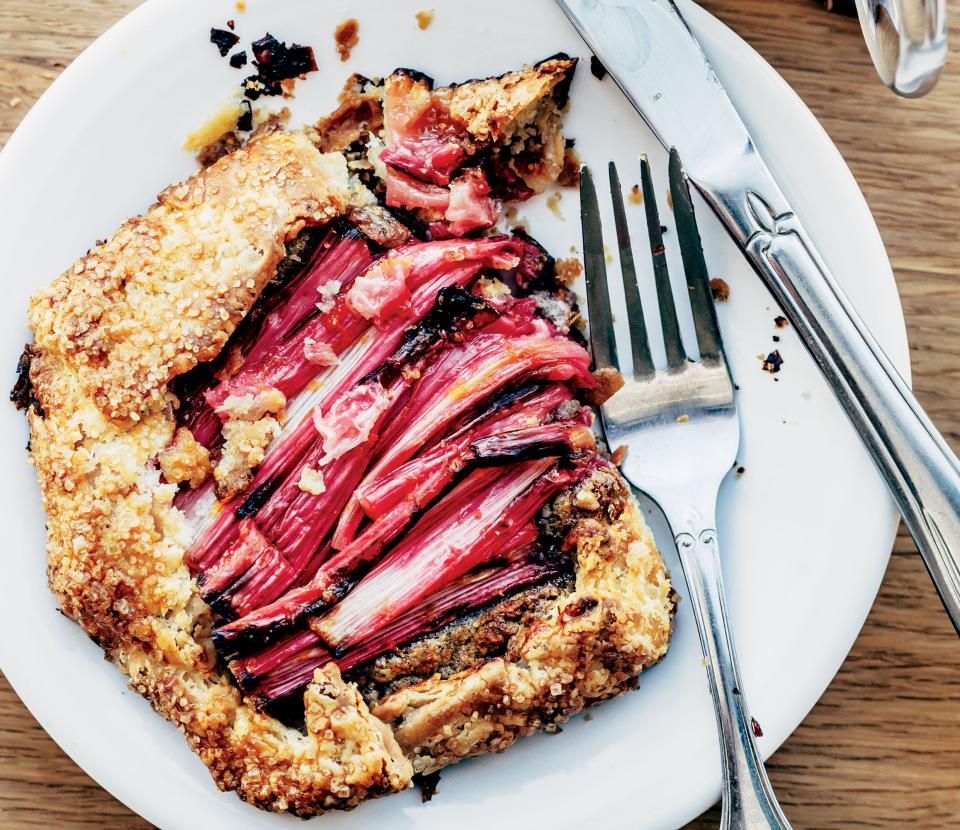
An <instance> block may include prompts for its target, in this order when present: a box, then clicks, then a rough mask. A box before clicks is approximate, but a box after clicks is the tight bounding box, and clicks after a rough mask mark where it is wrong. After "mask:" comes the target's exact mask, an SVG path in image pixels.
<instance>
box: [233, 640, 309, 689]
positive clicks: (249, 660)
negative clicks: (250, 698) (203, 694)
mask: <svg viewBox="0 0 960 830" xmlns="http://www.w3.org/2000/svg"><path fill="white" fill-rule="evenodd" d="M318 645H321V643H320V638H319V637H318V636H317V635H316V634H314V633H313V632H312V631H311V630H310V629H309V628H307V629H306V630H304V631H300V632H298V633H296V634H291V635H289V636H288V637H284V638H283V639H282V640H278V641H277V642H276V643H274V644H273V645H272V646H270V647H269V648H266V649H264V650H263V651H261V652H259V653H257V654H251V655H250V656H249V657H244V658H241V659H239V660H231V661H230V671H231V672H232V674H233V676H234V677H235V678H236V680H237V683H238V684H239V686H240V688H241V689H244V690H245V691H249V690H250V689H252V688H254V687H255V686H256V685H257V683H258V682H259V681H260V680H261V678H263V677H265V676H266V675H268V674H269V673H270V672H272V671H273V670H274V669H276V668H278V667H280V666H282V665H283V664H284V663H286V662H287V660H289V659H290V658H291V657H293V656H294V655H296V654H299V653H300V652H301V651H303V650H304V649H307V648H311V647H315V646H318Z"/></svg>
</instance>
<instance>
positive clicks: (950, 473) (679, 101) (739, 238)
mask: <svg viewBox="0 0 960 830" xmlns="http://www.w3.org/2000/svg"><path fill="white" fill-rule="evenodd" d="M557 3H558V5H559V6H560V7H561V8H562V9H563V11H564V13H565V14H566V15H567V17H568V18H569V19H570V21H571V22H572V23H573V25H574V26H575V27H576V29H577V30H578V31H579V32H580V35H581V36H582V37H583V39H584V40H585V41H586V43H587V45H588V46H589V47H590V49H591V50H592V51H593V52H594V54H595V55H596V56H597V57H598V58H599V59H600V61H601V62H602V63H603V64H604V66H605V67H606V69H607V71H608V72H609V73H610V76H611V77H612V78H613V79H614V80H615V81H616V83H617V84H618V85H619V87H620V88H621V89H622V90H623V92H624V94H625V95H626V97H627V99H628V100H629V101H630V102H631V103H632V104H633V106H634V107H635V108H636V110H637V111H638V112H639V113H640V115H641V116H642V117H643V119H644V120H645V121H646V122H647V124H648V125H649V126H650V128H651V129H652V130H653V132H654V133H655V134H656V136H657V138H658V139H659V140H660V142H661V143H662V144H663V145H664V146H665V147H668V148H669V147H676V148H677V149H678V150H679V152H680V156H681V157H682V158H683V162H684V168H685V171H686V173H687V176H688V177H689V178H690V180H691V181H692V182H693V183H694V184H695V185H696V186H697V188H698V189H699V190H700V192H701V194H702V195H703V197H704V199H705V200H706V201H707V203H708V204H709V205H710V206H711V208H713V210H714V212H715V213H716V214H717V216H718V217H719V218H720V220H721V221H722V222H723V224H724V225H725V226H726V228H727V230H728V231H729V233H730V234H731V236H732V237H733V238H734V240H735V241H736V242H737V243H738V244H739V245H740V247H741V249H742V250H743V252H744V254H745V256H746V257H747V259H748V260H749V261H750V263H751V265H753V267H754V269H755V270H756V272H757V274H758V275H759V276H760V277H761V279H762V280H763V281H764V283H765V284H766V285H767V287H768V288H769V289H770V291H771V293H772V294H773V295H774V297H775V298H776V300H777V301H778V302H779V304H780V305H781V307H782V308H783V311H784V314H785V315H786V316H787V318H788V319H789V320H790V322H791V323H792V324H793V326H794V328H795V329H796V331H797V334H798V335H799V337H800V339H801V340H802V341H803V343H804V345H805V346H806V347H807V349H808V351H809V352H810V353H811V355H812V356H813V358H814V360H815V361H816V363H817V365H818V366H819V367H820V369H821V371H822V372H823V374H824V376H825V377H826V379H827V381H828V382H829V383H830V386H831V388H832V389H833V391H834V393H835V395H836V397H837V400H838V401H839V403H840V404H841V406H842V407H843V408H844V410H845V411H846V413H847V415H848V417H849V418H850V420H851V422H852V423H853V425H854V427H855V428H856V430H857V432H858V434H859V435H860V437H861V439H862V440H863V442H864V444H865V446H866V448H867V449H868V451H869V452H870V455H871V457H872V458H873V460H874V462H875V463H876V465H877V467H878V468H879V470H880V472H881V473H882V475H883V476H884V479H885V480H886V482H887V485H888V486H889V488H890V492H891V494H892V496H893V498H894V500H895V501H896V503H897V506H898V507H899V509H900V513H901V515H902V516H903V519H904V522H905V523H906V525H907V528H908V529H909V531H910V533H911V535H912V536H913V538H914V540H915V541H916V543H917V547H918V548H919V550H920V553H921V555H922V556H923V560H924V563H925V564H926V566H927V570H928V571H929V572H930V575H931V577H932V579H933V581H934V584H935V585H936V587H937V591H938V592H939V594H940V597H941V599H942V600H943V603H944V606H945V608H946V610H947V612H948V614H949V615H950V618H951V620H952V621H953V624H954V626H955V627H956V628H957V631H958V633H960V462H958V460H957V457H956V455H954V453H953V452H952V451H951V449H950V448H949V446H948V445H947V443H946V441H945V440H944V439H943V437H942V436H941V435H940V434H939V433H938V432H937V429H936V427H935V426H934V425H933V423H932V422H931V421H930V419H929V418H928V417H927V415H926V413H925V412H924V411H923V409H922V407H921V406H920V404H919V403H918V402H917V400H916V398H914V396H913V393H912V392H911V391H910V388H909V387H908V386H907V384H906V383H905V382H904V380H903V378H902V377H900V375H899V373H898V372H897V371H896V369H895V368H894V366H893V364H892V363H891V362H890V360H889V359H888V358H887V356H886V355H885V354H884V353H883V350H882V349H881V348H880V346H879V344H878V343H877V342H876V340H875V339H874V337H873V335H871V334H870V332H869V330H868V329H867V327H866V325H865V324H864V322H863V320H862V319H861V317H860V315H859V314H858V313H857V311H856V309H855V308H854V307H853V305H852V304H851V303H850V300H849V299H848V298H847V297H846V296H845V294H844V293H843V291H842V289H841V288H840V285H839V282H838V281H837V279H836V277H835V276H834V275H833V273H832V272H831V271H830V268H829V267H828V266H827V264H826V262H825V260H824V259H823V257H822V255H821V254H820V252H819V251H818V250H817V247H816V245H815V244H814V242H813V240H812V239H811V237H810V235H809V234H808V233H807V231H806V229H805V228H804V226H803V223H802V221H801V219H800V217H799V216H798V215H797V212H796V211H795V210H794V209H793V207H792V206H791V205H790V203H789V201H788V200H787V197H786V196H785V195H784V193H783V191H782V189H781V188H780V186H779V185H778V184H777V182H776V180H775V179H774V177H773V175H772V174H771V172H770V170H769V169H768V167H767V165H766V164H765V162H764V161H763V159H762V157H761V155H760V153H759V151H758V150H757V147H756V145H755V143H754V141H753V139H752V138H751V136H750V133H749V131H748V130H747V128H746V126H745V125H744V123H743V121H742V120H741V118H740V116H739V114H738V113H737V111H736V109H735V108H734V105H733V103H732V102H731V101H730V98H729V97H728V96H727V93H726V91H725V90H724V88H723V85H722V84H721V83H720V80H719V79H718V78H717V75H716V73H715V72H714V71H713V68H712V67H711V66H710V62H709V61H708V59H707V57H706V55H705V54H704V52H703V49H702V48H701V47H700V44H699V43H698V42H697V40H696V38H695V37H694V35H693V33H692V32H691V31H690V28H689V26H688V25H687V23H686V21H685V20H684V18H683V16H682V14H681V12H680V10H679V9H678V8H677V6H676V5H675V3H674V2H672V0H557Z"/></svg>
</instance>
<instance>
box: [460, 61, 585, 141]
mask: <svg viewBox="0 0 960 830" xmlns="http://www.w3.org/2000/svg"><path fill="white" fill-rule="evenodd" d="M576 65H577V62H576V60H574V59H572V58H554V59H551V60H546V61H544V62H543V63H539V64H537V65H536V66H533V67H527V68H525V69H520V70H517V71H516V72H508V73H507V74H506V75H501V76H499V77H497V78H487V79H485V80H482V81H471V82H469V83H465V84H458V85H456V86H453V87H451V88H450V92H449V100H448V102H447V105H448V107H449V109H450V115H452V116H453V118H454V119H455V120H456V121H458V122H459V123H461V124H463V125H464V127H465V129H466V130H467V132H468V133H470V136H471V137H472V138H473V139H474V140H475V141H477V142H478V143H480V144H493V143H507V142H508V141H509V140H510V139H512V138H513V137H514V135H515V134H516V132H517V131H518V130H522V129H524V128H525V127H528V126H530V125H531V124H532V123H533V121H534V120H535V117H536V116H537V114H538V113H540V112H541V111H543V110H544V106H543V105H544V102H545V101H547V100H549V99H550V98H551V96H553V95H554V93H555V91H556V89H557V87H558V86H560V85H562V84H565V83H567V82H568V81H569V79H570V76H571V75H572V73H573V69H574V67H575V66H576ZM563 97H564V98H565V97H566V96H563ZM561 103H562V102H561Z"/></svg>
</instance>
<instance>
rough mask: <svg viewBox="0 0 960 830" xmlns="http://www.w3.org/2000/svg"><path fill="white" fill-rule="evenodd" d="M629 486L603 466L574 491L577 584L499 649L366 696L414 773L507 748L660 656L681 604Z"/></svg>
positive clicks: (615, 688) (616, 688)
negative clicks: (455, 668) (613, 509)
mask: <svg viewBox="0 0 960 830" xmlns="http://www.w3.org/2000/svg"><path fill="white" fill-rule="evenodd" d="M611 488H612V489H615V490H620V491H621V492H623V498H622V499H620V500H619V502H618V503H619V504H620V505H621V507H620V509H619V510H618V512H617V514H616V515H615V516H610V515H609V514H606V515H605V511H604V503H605V501H608V500H607V499H605V498H604V497H603V496H602V495H601V494H602V493H604V492H609V491H610V490H611ZM625 488H626V485H625V484H624V483H623V481H622V480H621V479H620V478H619V476H618V475H615V474H614V473H612V472H609V471H602V470H601V471H598V472H596V473H594V475H593V476H592V477H591V478H590V479H588V481H587V482H586V483H585V484H584V485H583V487H582V488H580V489H579V490H578V491H577V493H576V494H575V495H574V496H573V499H574V505H575V509H576V510H577V511H578V513H579V514H580V515H579V518H578V520H577V523H576V525H575V527H574V529H573V530H572V531H571V533H570V535H569V537H568V540H569V542H570V544H571V545H573V546H574V547H575V550H576V558H577V575H576V586H575V588H574V590H573V592H572V593H569V594H567V595H565V596H563V597H561V598H560V599H558V600H556V601H555V602H553V603H551V604H550V606H549V607H548V608H547V609H546V610H544V611H543V612H541V613H540V614H538V615H537V618H536V619H535V620H534V621H533V622H532V623H531V624H529V625H527V626H525V627H523V628H522V629H521V630H520V631H518V632H517V633H516V634H515V635H514V636H513V638H512V639H511V641H510V644H509V646H508V649H507V653H506V655H505V656H503V657H498V658H496V659H494V660H490V661H488V662H486V663H484V664H483V665H481V666H479V667H477V668H471V669H468V670H466V671H463V672H460V673H458V674H456V675H453V676H452V677H449V678H447V679H441V678H440V677H439V676H435V677H432V678H429V679H427V680H425V681H423V682H421V683H418V684H416V685H413V686H408V687H407V688H404V689H401V690H400V691H398V692H395V693H394V694H392V695H390V696H389V697H386V698H384V699H383V700H381V701H379V702H377V703H376V704H374V705H373V707H372V712H373V714H374V715H376V716H377V717H379V718H381V719H382V720H384V721H386V722H387V723H389V724H391V726H393V729H394V733H395V734H396V737H397V740H398V741H399V742H400V746H401V747H402V748H403V750H404V752H405V753H406V754H407V756H408V757H410V758H411V759H412V761H413V766H414V770H415V771H416V772H432V771H434V770H437V769H439V768H441V767H443V766H445V765H447V764H451V763H454V762H456V761H459V760H461V759H462V758H465V757H467V756H470V755H478V754H481V753H484V752H491V751H495V752H499V751H502V750H503V749H505V748H506V747H507V746H509V745H510V744H511V743H513V742H514V741H515V740H516V739H517V738H519V737H521V736H523V735H528V734H530V733H532V732H535V731H537V730H538V729H542V728H543V727H544V726H547V725H550V724H554V723H558V722H562V721H564V720H567V719H568V718H569V717H570V716H572V715H574V714H576V713H577V712H579V711H581V710H582V709H583V708H585V707H586V706H589V705H591V704H593V703H596V702H598V701H601V700H604V699H606V698H609V697H613V696H614V695H618V694H620V693H622V692H624V691H626V690H627V689H630V688H632V687H633V686H634V685H636V678H637V675H638V674H639V673H640V672H641V671H642V670H643V669H645V668H647V667H649V666H651V665H653V664H654V663H656V662H657V661H658V660H660V659H661V658H662V657H663V655H664V654H666V651H667V647H668V646H669V643H670V635H671V633H672V630H673V615H674V610H675V606H676V600H675V597H674V593H673V590H672V588H671V586H670V575H669V573H668V572H667V570H666V567H665V566H664V563H663V558H662V557H661V556H660V553H659V551H658V550H657V548H656V544H655V543H654V540H653V535H652V534H651V533H650V530H649V529H648V528H647V527H646V525H645V524H644V522H643V519H642V518H641V516H640V512H639V510H638V508H637V506H636V503H635V502H634V501H633V499H632V498H630V497H629V496H628V495H626V493H625V492H624V491H625Z"/></svg>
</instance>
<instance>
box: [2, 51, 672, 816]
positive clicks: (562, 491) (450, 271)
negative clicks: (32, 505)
mask: <svg viewBox="0 0 960 830" xmlns="http://www.w3.org/2000/svg"><path fill="white" fill-rule="evenodd" d="M574 66H575V63H574V61H571V60H569V59H566V58H564V57H558V58H554V59H551V60H549V61H546V62H544V63H541V64H539V65H537V66H535V67H532V68H527V69H524V70H521V71H519V72H515V73H511V74H508V75H504V76H501V77H499V78H494V79H490V80H486V81H474V82H470V83H466V84H462V85H459V86H452V87H446V88H434V86H433V84H432V82H431V81H430V80H429V79H427V78H425V77H423V76H422V75H419V74H417V73H414V72H410V71H398V72H396V73H394V74H393V75H392V76H390V77H389V78H387V79H386V80H385V81H381V82H374V81H370V80H367V79H364V78H359V77H355V78H353V79H351V81H350V83H349V84H348V86H347V88H346V89H345V90H344V93H343V95H342V103H341V106H340V108H339V109H338V110H337V111H336V112H335V113H333V114H332V115H330V116H328V117H327V118H324V119H322V120H321V121H320V122H318V123H317V124H315V125H313V126H311V127H309V128H307V129H304V130H301V131H297V132H286V131H274V132H272V133H271V132H270V129H271V127H273V126H275V122H270V123H267V125H266V126H265V127H264V128H263V129H260V128H258V129H257V130H256V131H255V132H256V133H257V134H256V135H255V136H254V137H252V138H250V140H247V141H244V140H243V139H242V138H241V137H238V136H233V137H232V138H231V139H230V140H229V141H222V142H221V143H220V144H219V145H218V147H219V148H220V149H219V150H218V149H217V148H216V147H215V148H213V149H212V150H211V152H208V153H205V154H204V159H205V161H206V162H207V166H206V167H205V168H204V169H202V170H201V171H199V172H197V173H196V174H195V175H193V176H191V177H190V178H189V179H188V180H186V181H184V182H181V183H179V184H174V185H172V186H170V187H169V188H167V189H166V190H164V191H163V193H161V194H160V196H159V197H158V200H157V203H156V204H154V205H153V206H152V207H150V208H149V209H148V210H147V211H146V212H145V213H143V214H142V215H141V216H138V217H136V218H133V219H130V220H129V221H127V222H126V223H124V224H123V225H122V226H121V227H120V228H119V229H118V230H117V231H116V233H115V234H114V235H113V236H112V237H111V238H110V239H108V240H107V241H105V242H103V243H101V244H98V245H97V246H96V247H94V248H93V249H92V250H91V251H89V252H88V253H87V254H86V255H85V256H83V257H81V258H80V259H79V260H77V262H76V263H75V264H74V265H73V266H72V267H70V268H69V269H68V270H67V271H66V272H65V273H64V274H63V275H62V276H60V277H59V278H58V279H57V280H55V281H54V282H53V284H52V285H51V286H50V287H49V288H47V289H45V290H43V291H40V292H39V293H38V294H37V295H36V296H35V297H34V298H33V300H32V302H31V305H30V310H29V321H30V326H31V328H32V330H33V333H34V342H33V343H32V344H31V345H30V346H28V347H27V349H26V350H25V352H24V355H23V357H22V359H21V363H20V371H21V377H20V380H19V381H18V384H17V387H16V389H15V390H14V394H15V399H16V400H18V402H19V403H21V404H22V405H24V406H26V407H27V409H28V412H27V417H28V420H29V425H30V430H31V447H32V457H33V461H34V463H35V464H36V468H37V473H38V476H39V479H40V484H41V488H42V493H43V501H44V506H45V508H46V511H47V517H48V536H49V543H48V570H49V578H50V585H51V587H52V589H53V591H54V592H55V594H56V596H57V598H58V600H59V602H60V604H61V607H62V609H63V611H64V612H65V613H66V614H68V615H69V616H70V617H72V618H73V619H75V620H76V621H77V622H78V623H79V624H80V625H82V626H83V628H84V629H85V630H86V631H87V632H88V633H89V635H90V636H91V637H92V638H94V639H95V640H96V641H97V642H98V643H99V644H100V645H101V646H102V648H103V649H104V651H105V652H106V654H107V656H108V658H109V659H110V660H112V661H113V662H114V663H115V664H116V665H117V666H118V667H119V668H120V669H121V670H122V671H124V672H126V674H127V675H128V676H129V678H130V683H131V685H132V686H133V688H135V689H136V690H137V691H138V692H140V693H141V694H142V695H144V696H145V697H146V698H147V699H148V700H149V701H150V702H151V703H152V704H153V706H154V707H155V708H156V710H157V711H158V712H160V713H162V714H163V715H164V716H165V717H166V718H168V719H169V720H170V721H171V722H172V723H173V724H175V725H176V726H177V728H179V729H180V730H181V732H183V734H184V735H185V736H186V738H187V740H188V741H189V743H190V746H191V747H192V748H193V750H194V751H195V752H196V753H197V754H198V755H199V756H200V758H201V759H202V760H203V762H204V763H205V764H206V765H207V766H208V767H209V768H210V771H211V772H212V774H213V777H214V779H215V781H216V783H217V785H218V786H220V787H221V788H223V789H233V790H236V791H237V793H238V794H239V795H240V797H241V798H243V799H244V800H246V801H249V802H250V803H252V804H255V805H257V806H259V807H263V808H266V809H270V810H276V811H290V812H293V813H296V814H299V815H303V816H307V815H312V814H316V813H319V812H322V811H324V810H327V809H331V808H337V807H349V806H352V805H355V804H357V803H358V802H360V801H362V800H363V799H365V798H368V797H370V796H374V795H380V794H383V793H388V792H393V791H397V790H402V789H404V788H407V787H409V786H410V785H411V781H412V779H413V777H414V775H415V774H416V773H429V772H433V771H435V770H437V769H439V768H440V767H442V766H444V765H446V764H449V763H452V762H454V761H457V760H459V759H461V758H464V757H466V756H469V755H474V754H477V753H481V752H487V751H490V750H502V749H504V748H505V747H506V746H508V745H509V744H510V743H511V742H512V741H513V740H514V739H516V738H517V737H519V736H521V735H524V734H527V733H530V732H532V731H534V730H537V729H541V728H551V727H552V726H553V725H554V724H556V723H558V722H560V721H563V720H564V719H566V718H568V717H570V716H571V715H572V714H574V713H576V712H578V711H580V710H581V709H583V708H584V707H585V706H588V705H590V704H592V703H594V702H597V701H599V700H602V699H604V698H608V697H610V696H612V695H615V694H618V693H620V692H622V691H624V690H626V689H629V688H631V687H632V686H634V685H635V683H636V677H637V674H638V672H640V671H641V670H642V669H644V668H646V667H647V666H649V665H651V664H652V663H655V662H656V661H658V660H659V659H660V658H661V657H662V656H663V655H664V653H665V652H666V649H667V646H668V643H669V639H670V633H671V628H672V619H673V611H674V597H673V594H672V591H671V587H670V581H669V576H668V574H667V572H666V569H665V568H664V564H663V561H662V559H661V557H660V554H659V553H658V551H657V549H656V547H655V545H654V541H653V539H652V537H651V535H650V533H649V531H648V530H647V528H646V527H645V525H644V524H643V521H642V519H641V516H640V514H639V512H638V509H637V507H636V505H635V504H634V502H633V500H632V498H631V495H630V493H629V490H628V488H627V486H626V485H625V484H624V482H623V480H622V479H621V477H620V476H619V474H618V472H617V470H616V467H615V466H614V464H613V463H612V462H611V461H610V460H609V459H608V458H607V457H606V456H605V455H604V454H603V453H602V452H601V451H600V449H599V448H598V447H597V446H596V444H595V440H594V433H593V431H592V430H591V425H592V413H591V410H590V408H589V407H588V406H587V405H586V403H585V402H586V401H587V400H588V399H589V398H590V396H591V394H593V392H595V391H596V390H595V387H596V385H597V384H596V380H595V378H594V377H593V375H592V374H591V372H590V358H589V356H588V353H587V351H586V350H585V348H584V345H583V339H582V335H581V334H580V333H579V328H578V319H577V310H576V306H575V304H574V302H573V296H572V294H571V293H570V291H569V290H568V288H567V287H566V286H565V285H564V284H563V281H562V280H561V279H560V278H559V277H558V269H557V268H556V267H555V265H554V262H553V261H552V260H551V259H550V258H549V257H548V256H547V255H546V254H545V252H544V251H543V250H542V249H541V248H540V247H539V246H538V245H537V244H536V243H534V242H533V240H532V239H531V238H529V237H528V236H526V235H525V234H523V233H520V232H514V233H513V234H511V235H503V234H497V233H495V232H494V231H493V226H494V224H495V223H496V222H497V221H498V219H499V214H500V210H501V206H502V203H503V201H505V200H511V199H512V200H517V199H525V198H529V197H530V196H532V195H534V194H535V193H537V192H539V191H541V190H542V189H543V188H544V187H545V186H546V185H547V184H549V183H551V182H552V181H554V180H555V179H556V178H557V177H558V176H559V175H560V173H561V170H562V169H563V166H564V151H565V142H564V139H563V136H562V133H561V111H562V109H563V107H564V105H565V99H566V95H567V89H568V86H569V80H570V76H571V74H572V73H573V70H574ZM248 138H249V137H248ZM238 145H239V149H234V150H233V151H232V152H226V150H228V149H229V148H230V147H237V146H238ZM224 153H225V154H224ZM217 156H220V157H219V158H217ZM560 270H562V269H560Z"/></svg>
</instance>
